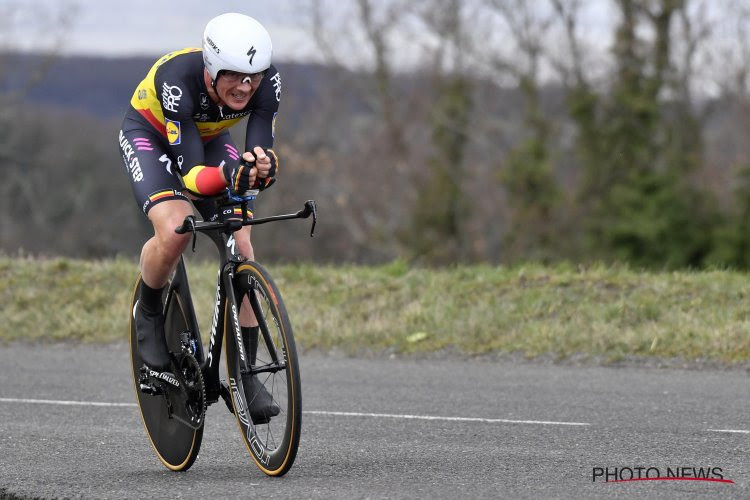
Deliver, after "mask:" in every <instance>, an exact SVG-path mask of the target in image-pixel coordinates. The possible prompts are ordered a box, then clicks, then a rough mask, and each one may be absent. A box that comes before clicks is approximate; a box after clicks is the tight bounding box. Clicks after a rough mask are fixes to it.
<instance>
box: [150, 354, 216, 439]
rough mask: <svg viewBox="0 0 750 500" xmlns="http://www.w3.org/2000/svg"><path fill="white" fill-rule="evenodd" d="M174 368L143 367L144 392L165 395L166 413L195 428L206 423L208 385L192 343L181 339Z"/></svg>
mask: <svg viewBox="0 0 750 500" xmlns="http://www.w3.org/2000/svg"><path fill="white" fill-rule="evenodd" d="M172 367H173V369H174V370H173V372H156V371H154V370H151V369H149V368H148V367H147V366H145V365H144V366H143V367H142V368H141V373H140V378H139V385H140V390H141V392H143V393H145V394H150V395H153V396H162V397H163V398H164V404H165V405H166V409H167V415H169V418H174V419H176V420H178V421H180V422H182V423H183V424H185V425H187V426H188V427H190V428H193V429H196V430H197V429H200V428H201V427H202V426H203V417H204V416H205V414H206V386H205V384H204V382H203V373H202V372H201V368H200V364H199V363H198V361H197V360H196V359H195V357H194V356H193V351H192V348H191V345H190V344H189V343H188V342H183V343H182V350H181V352H180V353H177V354H172Z"/></svg>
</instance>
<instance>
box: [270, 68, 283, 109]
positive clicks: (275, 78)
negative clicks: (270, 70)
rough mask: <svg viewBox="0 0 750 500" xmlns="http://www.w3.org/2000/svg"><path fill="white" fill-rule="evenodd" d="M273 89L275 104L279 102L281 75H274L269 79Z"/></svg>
mask: <svg viewBox="0 0 750 500" xmlns="http://www.w3.org/2000/svg"><path fill="white" fill-rule="evenodd" d="M271 81H272V82H273V89H274V90H275V91H276V102H281V74H280V73H278V72H277V73H276V74H275V75H273V76H272V77H271Z"/></svg>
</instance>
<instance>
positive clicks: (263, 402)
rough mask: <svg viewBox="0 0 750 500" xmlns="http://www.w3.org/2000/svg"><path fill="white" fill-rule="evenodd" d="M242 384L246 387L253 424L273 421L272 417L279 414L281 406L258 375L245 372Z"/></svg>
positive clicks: (246, 396)
mask: <svg viewBox="0 0 750 500" xmlns="http://www.w3.org/2000/svg"><path fill="white" fill-rule="evenodd" d="M242 386H243V387H244V388H245V398H246V399H247V405H248V406H249V410H250V418H251V419H252V420H253V424H255V425H259V424H267V423H268V422H270V421H271V417H275V416H276V415H278V414H279V412H280V411H281V408H279V405H278V404H276V401H274V400H273V397H272V396H271V395H270V394H269V393H268V391H267V390H266V388H265V387H264V386H263V384H261V383H260V380H258V378H257V377H254V376H253V375H251V374H249V373H243V374H242Z"/></svg>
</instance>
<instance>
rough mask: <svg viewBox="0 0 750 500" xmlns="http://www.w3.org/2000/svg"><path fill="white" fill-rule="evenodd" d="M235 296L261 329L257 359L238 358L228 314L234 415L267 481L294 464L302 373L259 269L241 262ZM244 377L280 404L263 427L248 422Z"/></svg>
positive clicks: (277, 300)
mask: <svg viewBox="0 0 750 500" xmlns="http://www.w3.org/2000/svg"><path fill="white" fill-rule="evenodd" d="M233 291H234V296H235V297H236V299H237V304H239V305H240V308H247V307H251V308H252V311H253V312H254V314H255V317H256V318H257V320H258V324H259V327H260V328H259V333H258V337H257V354H256V353H255V352H253V355H252V356H250V355H248V352H247V351H248V349H245V348H243V352H242V353H240V351H239V349H238V341H239V340H240V339H241V336H238V335H237V332H236V331H235V329H234V328H235V327H234V326H232V322H233V314H232V312H231V311H229V310H227V311H226V314H225V325H224V332H225V333H226V335H225V338H224V345H225V350H226V358H227V373H228V378H229V388H230V391H231V394H232V404H233V406H234V414H235V417H236V418H237V424H238V425H239V428H240V432H241V434H242V439H243V440H244V442H245V445H246V447H247V449H248V451H249V452H250V456H251V457H252V458H253V460H254V461H255V464H256V465H257V466H258V467H259V468H260V469H261V470H262V471H263V472H264V473H266V474H268V475H269V476H280V475H282V474H285V473H286V472H287V471H288V470H289V469H290V468H291V466H292V464H293V463H294V459H295V457H296V455H297V447H298V445H299V437H300V430H301V426H302V421H301V419H302V396H301V393H300V389H301V388H300V374H299V365H298V362H297V350H296V347H295V344H294V336H293V334H292V326H291V324H290V322H289V317H288V315H287V312H286V308H285V307H284V302H283V300H282V298H281V294H280V293H279V290H278V289H277V288H276V285H275V284H274V282H273V280H272V279H271V277H270V275H269V274H268V272H267V271H265V269H263V268H262V267H261V266H260V265H259V264H257V263H255V262H245V263H243V264H240V265H239V266H238V267H237V270H236V272H235V276H234V282H233ZM227 309H229V305H227ZM252 350H253V351H255V349H254V348H252ZM242 357H244V358H245V360H244V361H243V360H242V359H241V358H242ZM248 373H252V376H253V377H255V378H256V380H257V381H258V382H260V383H261V384H262V385H263V387H265V390H266V391H268V393H269V394H270V395H271V397H272V398H273V401H274V403H275V404H276V405H278V408H279V411H278V415H275V416H273V417H271V418H270V420H268V421H267V422H264V423H261V422H258V423H253V420H252V418H251V417H250V412H249V406H248V405H249V402H248V401H247V399H246V397H245V392H244V386H243V383H242V379H243V377H242V375H243V374H245V380H247V377H248ZM256 385H257V383H256Z"/></svg>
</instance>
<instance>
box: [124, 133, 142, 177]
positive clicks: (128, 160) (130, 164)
mask: <svg viewBox="0 0 750 500" xmlns="http://www.w3.org/2000/svg"><path fill="white" fill-rule="evenodd" d="M120 149H121V150H122V161H123V162H124V163H125V168H126V169H127V170H128V172H129V173H130V175H131V176H132V177H133V182H141V181H142V180H143V171H142V170H141V163H140V162H139V161H138V157H137V156H135V150H134V149H133V146H132V145H131V144H130V141H128V139H127V137H125V135H124V134H123V133H122V130H120Z"/></svg>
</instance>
